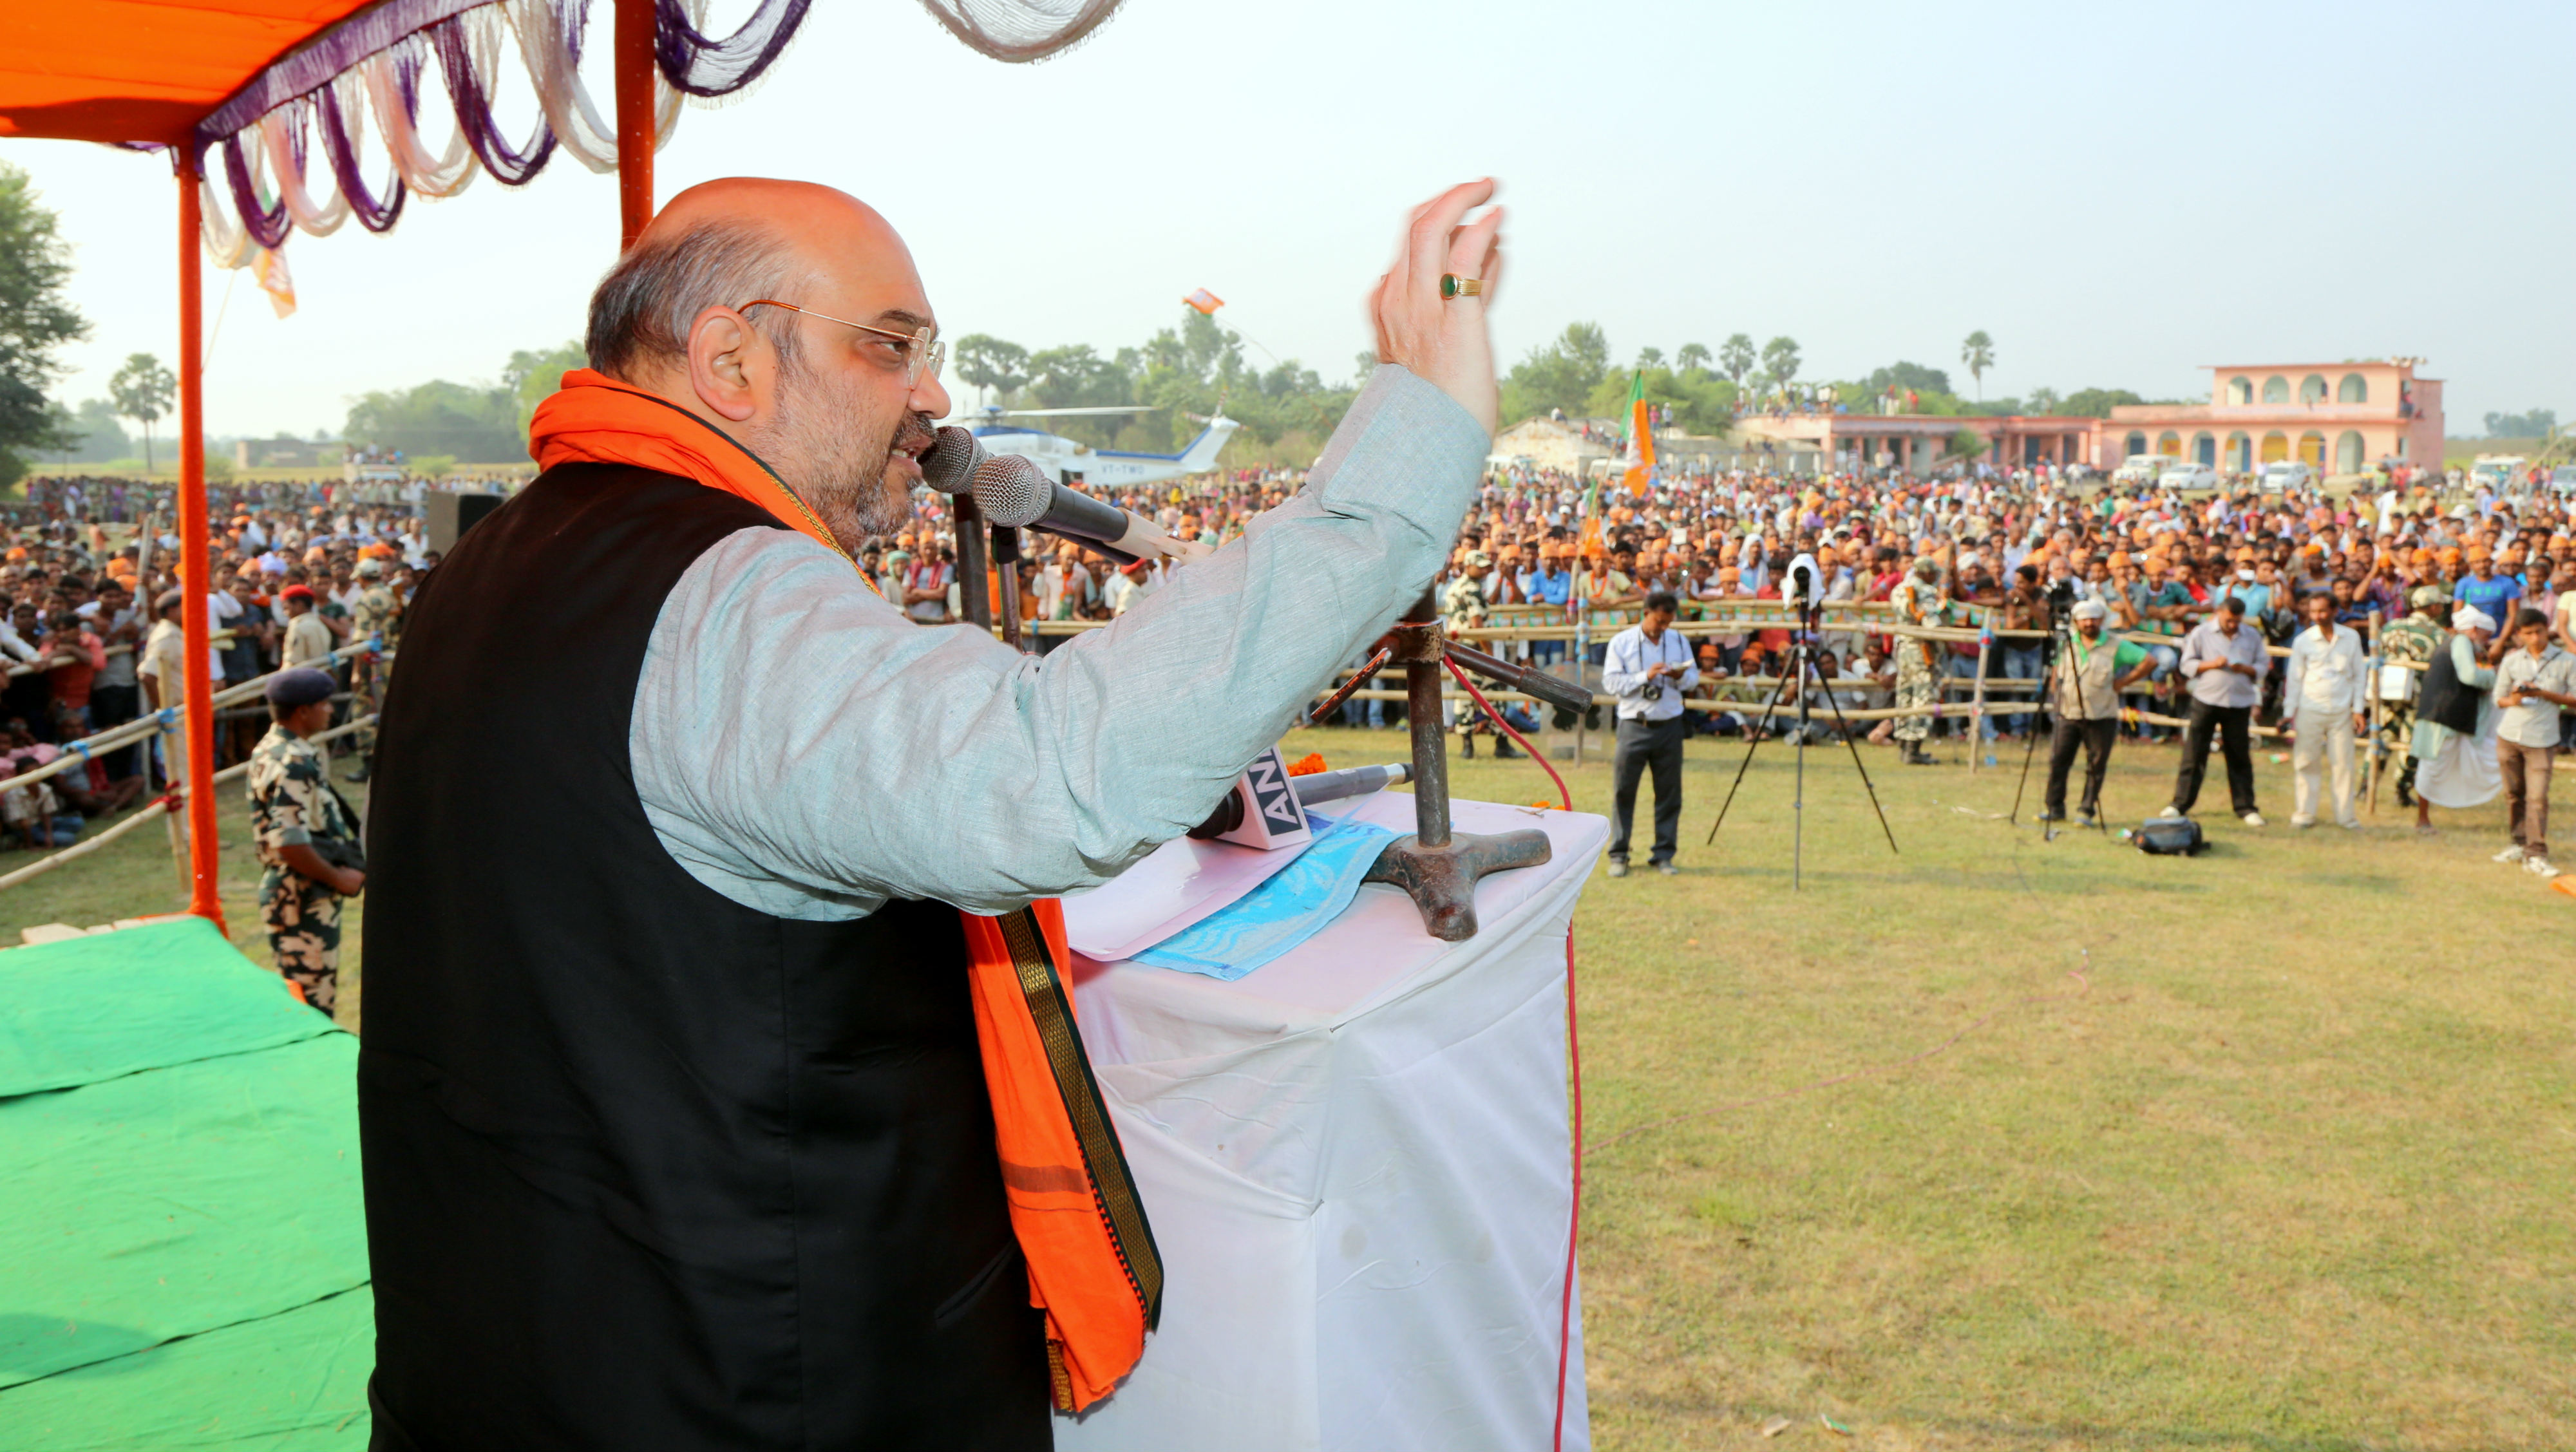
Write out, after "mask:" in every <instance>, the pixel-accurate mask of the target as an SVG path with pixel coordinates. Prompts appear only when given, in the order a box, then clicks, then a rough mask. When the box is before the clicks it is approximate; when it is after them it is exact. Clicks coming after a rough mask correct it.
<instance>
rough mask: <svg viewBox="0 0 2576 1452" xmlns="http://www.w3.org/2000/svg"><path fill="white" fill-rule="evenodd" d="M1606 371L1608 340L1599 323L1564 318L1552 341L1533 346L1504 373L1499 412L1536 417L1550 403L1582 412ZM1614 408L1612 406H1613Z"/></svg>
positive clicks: (1606, 373)
mask: <svg viewBox="0 0 2576 1452" xmlns="http://www.w3.org/2000/svg"><path fill="white" fill-rule="evenodd" d="M1609 375H1610V340H1609V339H1608V338H1607V337H1605V336H1604V335H1603V334H1602V332H1601V325H1600V324H1598V323H1568V324H1566V325H1565V331H1564V332H1562V333H1560V334H1558V335H1557V338H1556V341H1555V342H1553V343H1550V344H1548V345H1547V346H1546V347H1543V348H1533V349H1531V350H1530V354H1529V356H1528V357H1526V358H1523V359H1522V360H1521V361H1520V362H1519V363H1517V364H1515V365H1513V367H1512V371H1511V372H1510V373H1508V374H1506V375H1504V377H1503V414H1504V416H1505V417H1507V418H1511V419H1524V418H1536V417H1538V416H1539V415H1541V414H1544V413H1547V412H1549V411H1551V410H1553V409H1560V408H1561V409H1564V410H1565V411H1566V412H1567V413H1569V414H1580V413H1582V412H1584V411H1585V410H1586V409H1587V408H1589V407H1590V405H1591V401H1592V396H1593V393H1594V392H1595V391H1596V390H1597V389H1599V388H1600V387H1601V382H1602V380H1603V379H1605V378H1607V377H1609ZM1614 411H1615V410H1614Z"/></svg>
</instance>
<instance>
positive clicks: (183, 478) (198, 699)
mask: <svg viewBox="0 0 2576 1452" xmlns="http://www.w3.org/2000/svg"><path fill="white" fill-rule="evenodd" d="M182 155H183V156H185V157H186V159H184V160H183V161H182V162H181V163H180V165H179V168H178V172H179V628H180V630H181V631H182V632H183V634H182V637H181V643H182V644H183V645H184V646H185V648H186V651H187V657H188V661H187V671H186V675H185V679H186V681H187V685H186V686H185V687H184V705H183V707H182V711H181V720H180V723H179V730H180V739H181V740H183V741H185V742H186V743H187V744H186V746H185V747H184V748H183V749H182V754H183V755H185V756H186V758H187V771H188V911H190V912H192V913H194V914H196V915H197V916H198V917H201V918H206V919H210V920H211V921H213V923H214V924H215V926H216V927H218V928H221V927H223V926H224V905H223V901H222V899H221V898H220V897H219V896H218V895H217V892H216V884H215V873H216V869H217V861H216V853H217V852H218V851H219V850H220V847H221V844H220V843H218V842H217V841H216V839H215V707H214V694H215V682H214V673H213V671H212V670H211V668H210V667H209V666H208V663H207V650H208V646H209V644H210V642H209V640H208V638H207V637H208V631H207V622H206V597H207V595H208V594H209V593H210V588H209V582H208V580H207V577H206V567H207V559H206V347H205V313H206V299H205V287H204V280H203V269H202V268H201V266H200V264H199V263H198V260H197V252H198V249H199V248H200V247H201V246H202V245H203V243H202V242H201V241H200V240H199V230H200V228H201V226H202V225H203V219H202V218H201V217H200V216H199V215H198V203H197V197H198V188H199V182H198V178H197V162H196V159H195V158H194V157H193V156H186V153H185V152H184V150H183V152H182Z"/></svg>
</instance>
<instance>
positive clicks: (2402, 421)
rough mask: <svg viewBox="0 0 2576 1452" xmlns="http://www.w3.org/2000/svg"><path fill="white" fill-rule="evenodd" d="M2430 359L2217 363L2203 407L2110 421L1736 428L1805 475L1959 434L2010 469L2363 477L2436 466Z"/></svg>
mask: <svg viewBox="0 0 2576 1452" xmlns="http://www.w3.org/2000/svg"><path fill="white" fill-rule="evenodd" d="M2422 361H2423V360H2422V359H2419V358H2388V359H2383V360H2381V361H2379V362H2375V363H2268V364H2262V365H2259V366H2254V367H2243V368H2217V369H2213V370H2212V372H2213V374H2214V375H2215V376H2214V377H2213V378H2212V380H2211V383H2210V389H2209V402H2207V403H2205V404H2199V403H2193V404H2165V403H2147V404H2128V405H2123V406H2121V407H2117V408H2114V409H2112V410H2111V416H2110V418H2108V419H2097V418H2075V417H2069V416H2065V415H2048V416H2031V417H2023V416H2019V415H2016V416H2013V417H2009V418H1952V417H1949V416H1946V415H1933V414H1919V413H1906V414H1877V413H1867V414H1864V413H1809V414H1789V415H1786V416H1782V417H1773V416H1771V415H1767V414H1755V415H1752V416H1749V417H1747V418H1745V419H1743V420H1742V421H1741V422H1740V423H1739V424H1738V425H1737V428H1738V430H1739V431H1740V432H1741V433H1742V434H1743V435H1744V436H1745V437H1746V438H1748V439H1750V440H1752V441H1754V442H1755V444H1756V446H1757V447H1764V448H1768V449H1769V450H1772V451H1774V452H1775V453H1779V454H1786V455H1789V456H1790V457H1792V458H1795V459H1797V460H1798V464H1797V466H1796V467H1800V468H1809V469H1834V470H1854V469H1863V468H1872V467H1880V466H1892V467H1894V468H1897V469H1901V470H1905V471H1908V472H1921V471H1923V470H1927V469H1930V468H1932V467H1934V466H1935V465H1937V464H1940V463H1942V462H1947V461H1949V460H1951V459H1952V458H1953V457H1954V456H1953V454H1952V449H1953V440H1955V439H1956V438H1957V436H1958V435H1959V434H1960V433H1962V432H1965V433H1970V434H1974V435H1976V437H1977V439H1978V441H1979V442H1980V444H1982V446H1983V447H1982V449H1981V450H1980V452H1979V454H1978V456H1977V457H1978V459H1979V461H1980V462H1982V463H1986V464H1990V465H1993V466H1995V467H1997V468H2005V469H2014V468H2028V467H2033V466H2036V465H2040V464H2057V465H2066V464H2076V463H2083V464H2090V465H2092V466H2093V467H2094V468H2096V469H2100V470H2103V471H2105V472H2107V471H2109V470H2112V469H2116V468H2118V467H2120V464H2121V462H2122V461H2123V460H2125V459H2127V458H2128V457H2129V456H2130V455H2133V454H2162V455H2164V456H2166V457H2167V458H2174V459H2196V460H2198V461H2200V462H2201V463H2204V464H2208V465H2210V466H2212V467H2213V468H2217V469H2220V470H2223V471H2226V472H2229V473H2236V474H2248V473H2252V472H2253V471H2254V470H2256V469H2257V468H2260V467H2261V466H2262V465H2265V464H2269V463H2273V462H2275V461H2277V460H2282V459H2298V460H2301V461H2304V462H2305V463H2307V464H2308V465H2309V466H2310V467H2311V468H2314V469H2317V470H2319V471H2320V472H2322V473H2327V474H2357V473H2360V472H2361V471H2362V470H2363V469H2364V468H2366V467H2368V466H2370V465H2372V464H2377V463H2382V462H2395V463H2405V464H2414V465H2417V466H2418V467H2423V468H2432V469H2439V468H2440V467H2441V466H2442V382H2441V380H2440V379H2438V378H2419V377H2417V376H2416V375H2415V369H2416V368H2417V367H2418V366H2419V365H2420V364H2421V363H2422Z"/></svg>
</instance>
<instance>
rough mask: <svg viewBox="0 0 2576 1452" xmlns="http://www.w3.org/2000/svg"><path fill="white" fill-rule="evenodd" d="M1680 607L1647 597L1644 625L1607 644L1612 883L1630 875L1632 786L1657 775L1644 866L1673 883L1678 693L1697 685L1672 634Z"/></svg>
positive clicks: (1686, 648) (1678, 810)
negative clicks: (1613, 718)
mask: <svg viewBox="0 0 2576 1452" xmlns="http://www.w3.org/2000/svg"><path fill="white" fill-rule="evenodd" d="M1680 612H1681V602H1680V601H1679V600H1676V599H1674V598H1673V594H1672V592H1671V591H1669V590H1657V591H1656V592H1654V593H1653V594H1651V595H1648V596H1647V597H1646V615H1645V618H1644V619H1643V620H1642V621H1640V622H1638V623H1637V624H1635V625H1631V626H1629V627H1628V628H1627V629H1625V630H1623V631H1620V632H1619V633H1618V634H1617V635H1614V636H1612V637H1610V652H1609V657H1608V659H1607V660H1606V661H1605V662H1604V663H1603V666H1602V670H1601V684H1602V687H1603V688H1604V689H1605V690H1607V691H1609V692H1610V694H1612V695H1614V696H1617V697H1618V698H1619V746H1618V749H1617V751H1616V752H1615V753H1613V754H1612V756H1611V758H1610V779H1611V788H1610V793H1611V794H1610V820H1611V832H1610V875H1611V876H1612V877H1625V876H1627V875H1628V836H1629V831H1630V828H1631V827H1632V826H1633V825H1634V823H1635V821H1636V817H1637V778H1638V777H1639V776H1640V775H1642V774H1643V773H1644V772H1645V770H1646V769H1647V768H1648V767H1652V768H1654V772H1655V850H1654V852H1653V853H1652V855H1651V856H1649V857H1648V859H1647V860H1648V861H1649V862H1651V863H1652V864H1653V865H1654V868H1655V870H1656V871H1657V872H1660V873H1663V874H1664V875H1665V876H1667V877H1670V876H1673V875H1674V874H1675V873H1676V872H1677V871H1678V869H1676V868H1675V867H1674V866H1673V854H1674V852H1675V851H1677V850H1678V848H1679V836H1680V831H1681V820H1682V737H1683V724H1682V693H1683V692H1685V691H1687V690H1689V689H1691V688H1692V687H1693V686H1696V685H1698V684H1699V663H1698V661H1697V660H1696V659H1694V658H1693V656H1692V654H1691V647H1690V642H1689V641H1687V640H1684V639H1682V633H1681V632H1680V631H1678V630H1675V629H1673V617H1674V616H1675V615H1677V614H1679V613H1680Z"/></svg>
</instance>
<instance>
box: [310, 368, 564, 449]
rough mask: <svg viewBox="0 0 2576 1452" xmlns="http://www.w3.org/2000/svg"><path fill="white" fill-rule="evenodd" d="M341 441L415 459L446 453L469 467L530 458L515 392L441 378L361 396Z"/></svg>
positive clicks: (353, 406)
mask: <svg viewBox="0 0 2576 1452" xmlns="http://www.w3.org/2000/svg"><path fill="white" fill-rule="evenodd" d="M341 436H342V437H343V438H345V439H347V440H348V441H349V442H350V443H353V444H373V445H375V446H377V447H378V448H385V449H400V450H402V451H403V452H404V453H405V454H408V455H413V456H419V455H425V454H428V455H434V454H445V455H448V456H451V457H453V458H456V459H458V460H461V461H463V462H465V463H469V464H502V463H511V462H515V461H517V460H520V459H524V458H526V457H527V455H528V451H527V445H526V444H525V442H523V440H522V437H521V435H520V432H519V418H518V401H517V398H516V396H515V395H514V394H513V393H512V392H511V390H509V389H507V388H502V387H499V386H492V387H477V386H474V385H470V384H463V383H450V382H448V381H447V380H445V379H443V378H440V379H432V380H431V381H429V382H427V383H423V384H420V385H419V386H417V387H414V388H408V389H404V390H401V391H399V392H379V393H369V394H365V395H363V396H361V397H360V398H359V399H358V401H357V402H356V403H353V404H351V405H350V406H349V422H348V425H347V426H346V427H345V428H344V429H343V430H342V431H341Z"/></svg>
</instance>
